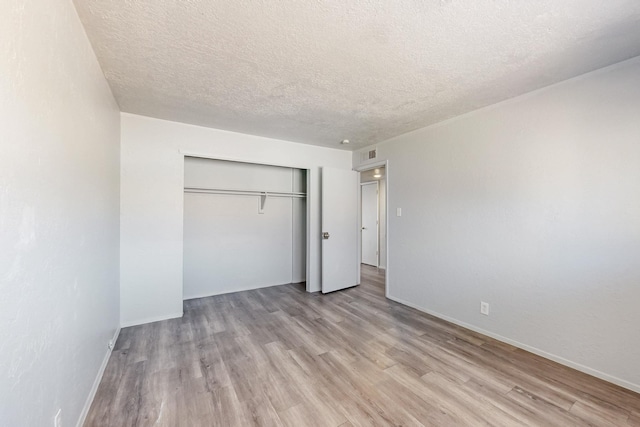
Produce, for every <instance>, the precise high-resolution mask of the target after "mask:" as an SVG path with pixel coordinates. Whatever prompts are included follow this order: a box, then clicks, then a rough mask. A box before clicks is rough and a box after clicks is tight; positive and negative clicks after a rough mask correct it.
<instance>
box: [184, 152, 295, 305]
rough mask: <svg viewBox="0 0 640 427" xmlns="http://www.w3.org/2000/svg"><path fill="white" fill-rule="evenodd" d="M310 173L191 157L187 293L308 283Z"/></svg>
mask: <svg viewBox="0 0 640 427" xmlns="http://www.w3.org/2000/svg"><path fill="white" fill-rule="evenodd" d="M307 172H308V171H307V170H306V169H296V168H290V167H281V166H271V165H264V164H256V163H243V162H236V161H228V160H215V159H208V158H199V157H189V156H185V159H184V233H183V239H184V242H183V244H184V252H183V300H188V299H194V298H202V297H207V296H213V295H220V294H226V293H231V292H239V291H245V290H251V289H259V288H265V287H269V286H275V285H284V284H290V283H301V284H304V283H306V280H307V235H308V231H307V227H308V225H307V205H308V204H307V175H308V173H307Z"/></svg>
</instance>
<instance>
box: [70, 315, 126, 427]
mask: <svg viewBox="0 0 640 427" xmlns="http://www.w3.org/2000/svg"><path fill="white" fill-rule="evenodd" d="M119 335H120V327H119V326H118V328H117V329H116V332H115V333H114V334H113V338H112V339H111V341H110V342H111V343H113V344H115V343H116V341H117V340H118V336H119ZM111 352H112V349H110V348H109V346H107V354H105V355H104V359H102V364H101V365H100V368H99V369H98V375H96V379H95V380H94V381H93V385H92V386H91V390H90V391H89V395H88V396H87V400H86V401H85V403H84V407H83V408H82V412H81V413H80V418H78V422H77V423H76V426H77V427H82V425H83V424H84V422H85V420H86V419H87V415H88V414H89V409H91V404H92V403H93V399H94V398H95V397H96V392H97V391H98V387H99V386H100V382H101V381H102V376H103V375H104V371H105V369H107V364H108V363H109V357H111Z"/></svg>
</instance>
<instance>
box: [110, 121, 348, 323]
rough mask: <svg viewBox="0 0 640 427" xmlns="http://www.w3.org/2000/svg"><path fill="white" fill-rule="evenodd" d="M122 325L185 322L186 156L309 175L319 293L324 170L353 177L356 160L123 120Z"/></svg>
mask: <svg viewBox="0 0 640 427" xmlns="http://www.w3.org/2000/svg"><path fill="white" fill-rule="evenodd" d="M121 120H122V145H121V164H122V171H121V172H122V174H121V205H120V206H121V228H120V238H121V258H120V260H121V274H120V280H121V320H122V324H123V325H132V324H138V323H145V322H149V321H153V320H159V319H165V318H170V317H177V316H180V315H181V314H182V256H183V244H182V239H183V235H182V232H183V216H182V215H183V178H184V171H183V169H184V154H185V153H190V154H198V155H200V156H208V157H212V158H219V159H226V160H238V161H245V162H249V163H264V164H275V165H280V166H291V167H296V168H300V169H310V177H309V179H310V197H309V199H308V200H307V203H309V204H310V206H309V211H310V223H309V225H310V233H311V239H310V242H309V244H310V251H309V254H308V257H310V263H309V267H310V269H309V272H308V274H309V276H310V280H309V282H308V283H307V288H308V289H309V290H311V291H319V290H320V202H319V197H320V192H319V190H320V182H319V168H320V167H321V166H332V167H338V168H344V169H351V153H350V152H347V151H342V150H334V149H328V148H322V147H315V146H311V145H305V144H297V143H292V142H286V141H279V140H274V139H269V138H261V137H257V136H252V135H244V134H239V133H234V132H228V131H222V130H217V129H210V128H204V127H198V126H192V125H186V124H182V123H176V122H169V121H165V120H159V119H152V118H148V117H142V116H136V115H132V114H126V113H123V114H122V117H121Z"/></svg>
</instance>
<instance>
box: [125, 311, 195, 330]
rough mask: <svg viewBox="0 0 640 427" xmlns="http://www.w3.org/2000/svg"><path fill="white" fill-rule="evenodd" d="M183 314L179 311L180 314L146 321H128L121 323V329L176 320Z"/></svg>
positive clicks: (156, 317)
mask: <svg viewBox="0 0 640 427" xmlns="http://www.w3.org/2000/svg"><path fill="white" fill-rule="evenodd" d="M183 314H184V313H183V312H182V311H180V312H176V313H171V314H163V315H162V316H155V317H147V318H146V319H138V320H129V321H128V322H122V325H121V327H123V328H128V327H130V326H138V325H144V324H146V323H153V322H161V321H163V320H169V319H177V318H180V317H182V315H183Z"/></svg>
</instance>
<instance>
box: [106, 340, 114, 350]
mask: <svg viewBox="0 0 640 427" xmlns="http://www.w3.org/2000/svg"><path fill="white" fill-rule="evenodd" d="M113 346H114V343H113V341H109V344H107V348H108V349H109V350H113Z"/></svg>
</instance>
